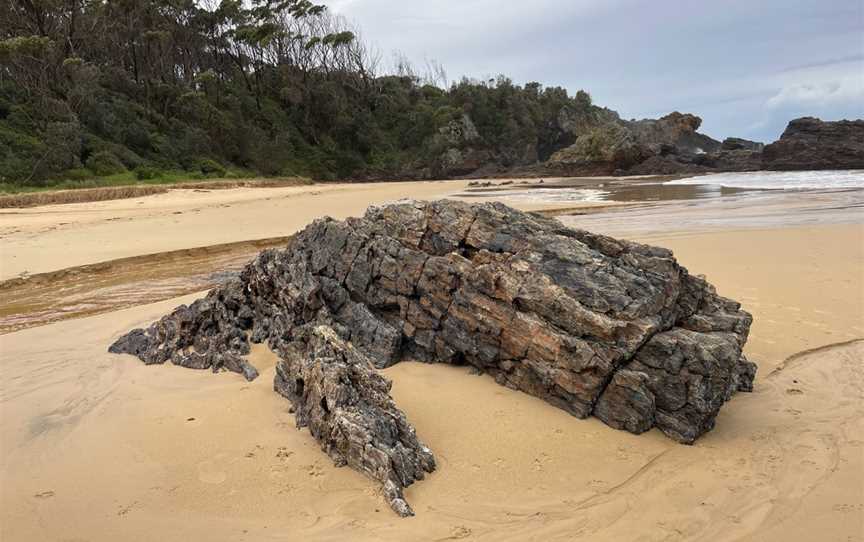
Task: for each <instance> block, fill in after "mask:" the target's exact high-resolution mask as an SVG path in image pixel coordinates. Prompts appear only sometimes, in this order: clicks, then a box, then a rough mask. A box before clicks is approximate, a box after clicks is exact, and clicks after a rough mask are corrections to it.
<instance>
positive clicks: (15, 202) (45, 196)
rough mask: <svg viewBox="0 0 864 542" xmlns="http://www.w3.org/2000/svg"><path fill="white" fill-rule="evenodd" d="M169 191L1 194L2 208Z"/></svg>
mask: <svg viewBox="0 0 864 542" xmlns="http://www.w3.org/2000/svg"><path fill="white" fill-rule="evenodd" d="M167 191H168V186H106V187H103V188H82V189H79V190H57V191H52V192H28V193H25V194H13V195H9V196H0V209H8V208H20V207H37V206H39V205H56V204H61V203H83V202H86V201H106V200H112V199H124V198H138V197H141V196H151V195H153V194H163V193H165V192H167Z"/></svg>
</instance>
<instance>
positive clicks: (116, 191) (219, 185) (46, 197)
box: [0, 174, 312, 209]
mask: <svg viewBox="0 0 864 542" xmlns="http://www.w3.org/2000/svg"><path fill="white" fill-rule="evenodd" d="M307 184H312V181H311V180H310V179H307V178H305V177H280V178H245V179H240V178H238V179H208V180H201V179H195V178H189V177H188V174H187V175H186V177H185V178H182V177H181V176H180V175H179V174H178V175H177V176H170V177H169V176H165V177H160V178H159V179H148V180H145V181H141V180H138V179H135V178H134V177H133V178H131V179H130V178H124V177H122V176H120V175H115V176H112V177H104V178H99V179H96V180H94V181H92V182H91V181H87V182H73V181H66V182H63V183H58V184H57V185H55V186H50V187H38V188H35V187H27V188H26V189H21V190H17V191H11V190H10V191H7V190H5V186H3V185H0V209H3V208H5V209H8V208H22V207H36V206H39V205H56V204H64V203H83V202H89V201H107V200H115V199H125V198H137V197H142V196H150V195H153V194H162V193H165V192H167V191H168V190H172V189H187V190H191V189H198V190H220V189H228V188H241V187H249V188H256V187H259V188H261V187H279V186H301V185H307ZM4 192H5V193H4Z"/></svg>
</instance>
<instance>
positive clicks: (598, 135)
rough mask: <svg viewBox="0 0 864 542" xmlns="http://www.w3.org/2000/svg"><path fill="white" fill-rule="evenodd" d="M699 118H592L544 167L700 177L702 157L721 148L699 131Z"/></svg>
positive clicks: (674, 115)
mask: <svg viewBox="0 0 864 542" xmlns="http://www.w3.org/2000/svg"><path fill="white" fill-rule="evenodd" d="M701 124H702V119H700V118H699V117H697V116H696V115H691V114H689V113H679V112H677V111H675V112H672V113H670V114H668V115H666V116H664V117H661V118H659V119H642V120H630V121H627V120H623V119H620V118H619V117H618V116H617V115H605V116H597V117H595V122H594V123H593V124H591V123H585V122H583V123H582V124H579V125H577V128H578V129H579V130H580V131H579V133H578V134H576V139H575V142H574V143H573V144H572V145H570V146H569V147H566V148H563V149H561V150H559V151H557V152H556V153H555V154H553V155H552V156H551V157H550V159H549V161H548V163H547V166H549V167H550V168H557V169H559V170H562V171H565V172H566V171H569V172H571V173H579V174H584V173H593V172H594V171H596V170H597V169H598V168H602V169H601V170H602V172H603V173H605V174H607V175H608V174H612V173H616V172H625V171H626V172H627V173H628V174H642V173H682V172H689V173H698V172H701V171H706V170H708V169H710V166H707V165H705V164H701V163H700V157H703V156H704V155H706V154H707V153H711V152H715V151H718V150H720V147H721V144H720V142H719V141H716V140H714V139H712V138H710V137H708V136H706V135H704V134H700V133H699V132H698V129H699V126H700V125H701Z"/></svg>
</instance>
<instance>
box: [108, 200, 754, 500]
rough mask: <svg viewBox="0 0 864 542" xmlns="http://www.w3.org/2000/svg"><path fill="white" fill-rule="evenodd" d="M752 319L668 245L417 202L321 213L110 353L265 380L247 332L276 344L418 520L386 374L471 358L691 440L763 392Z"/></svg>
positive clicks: (610, 420)
mask: <svg viewBox="0 0 864 542" xmlns="http://www.w3.org/2000/svg"><path fill="white" fill-rule="evenodd" d="M751 321H752V319H751V317H750V315H749V314H747V313H746V312H744V311H742V310H741V308H740V305H739V304H738V303H736V302H734V301H731V300H728V299H725V298H723V297H721V296H719V295H717V293H716V292H715V291H714V289H713V288H712V287H711V285H709V284H708V283H707V282H705V281H704V280H702V279H700V278H698V277H694V276H692V275H690V274H689V273H688V272H687V270H686V269H684V268H683V267H681V266H680V265H678V263H677V262H676V260H675V258H674V257H673V255H672V253H671V252H670V251H668V250H666V249H662V248H658V247H651V246H647V245H640V244H637V243H632V242H628V241H621V240H617V239H613V238H610V237H605V236H601V235H595V234H592V233H589V232H586V231H581V230H574V229H569V228H566V227H564V226H563V225H561V223H559V222H557V221H556V220H553V219H549V218H544V217H541V216H539V215H533V214H529V213H522V212H519V211H516V210H514V209H511V208H509V207H506V206H504V205H501V204H491V203H490V204H482V205H474V206H472V205H468V204H464V203H457V202H451V201H439V202H431V203H429V202H413V201H412V202H404V203H399V204H394V205H387V206H383V207H371V208H370V209H369V210H368V211H367V212H366V215H365V216H364V217H363V218H350V219H348V220H345V221H335V220H332V219H329V218H325V219H321V220H317V221H315V222H313V223H312V224H311V225H309V226H308V227H307V228H306V229H305V230H303V231H302V232H300V233H298V234H297V235H296V236H295V237H294V238H293V240H292V242H291V244H290V246H288V247H287V248H286V249H284V250H269V251H265V252H263V253H261V254H260V255H259V256H258V257H257V258H256V259H255V260H254V261H253V262H251V263H250V264H249V265H248V266H247V267H246V268H245V269H244V270H243V272H242V273H241V275H240V277H239V278H238V279H236V280H233V281H230V282H228V283H226V284H225V285H223V286H221V287H220V288H217V289H215V290H213V291H211V292H210V293H209V294H208V295H207V297H206V298H204V299H202V300H199V301H196V302H195V303H193V304H192V305H191V306H189V307H185V306H183V307H180V308H178V309H176V310H175V311H174V313H172V314H171V315H168V316H166V317H164V318H162V319H161V320H159V321H158V322H156V323H155V324H153V325H152V326H151V327H150V328H148V329H147V330H133V331H132V332H130V333H129V334H127V335H126V336H124V337H121V338H120V339H119V340H118V341H117V342H116V343H115V344H114V345H112V346H111V351H112V352H126V353H130V354H133V355H136V356H138V357H139V358H141V359H142V360H143V361H144V362H145V363H164V362H165V361H169V360H170V361H171V362H172V363H175V364H177V365H183V366H186V367H193V368H212V369H214V370H222V369H225V370H229V371H234V372H238V373H242V374H244V375H245V376H246V377H247V378H252V377H254V376H255V372H253V370H252V369H253V368H251V366H249V365H248V363H247V362H245V360H243V356H244V355H245V354H246V353H248V349H249V345H248V341H249V340H251V341H254V342H264V341H266V342H267V343H268V345H269V346H270V348H271V349H272V350H273V351H274V352H276V353H277V354H278V355H279V357H280V360H281V361H280V362H279V363H278V365H277V372H276V381H275V389H276V391H278V392H279V393H280V394H282V395H283V396H285V397H287V398H288V399H289V400H291V402H292V404H293V408H294V410H295V412H296V417H297V424H298V426H300V427H309V429H310V432H311V433H312V435H313V436H314V437H315V438H316V440H317V441H318V442H319V443H320V444H321V447H322V449H324V450H325V451H326V452H327V453H328V454H329V455H330V457H331V458H333V459H334V461H335V462H336V463H337V464H338V465H349V466H351V467H352V468H355V469H357V470H358V471H360V472H363V473H365V474H367V475H368V476H369V477H371V478H373V479H375V480H377V481H379V482H380V483H381V484H382V486H383V488H384V493H385V495H386V496H387V499H388V502H390V504H391V506H392V507H393V508H394V510H396V511H397V512H398V513H400V514H403V515H405V514H410V513H411V512H410V507H408V505H407V503H405V501H404V499H403V497H402V488H404V487H406V486H407V485H409V484H411V483H413V482H414V481H416V480H420V479H422V478H423V475H424V473H426V472H430V471H431V470H432V469H433V468H434V459H433V457H432V455H431V452H429V450H428V449H427V448H426V447H425V446H424V445H423V444H422V443H421V442H420V441H419V440H417V437H416V435H415V433H414V429H413V427H411V425H410V424H409V423H408V422H407V420H406V418H405V416H404V414H403V413H402V412H401V411H399V410H398V409H397V408H396V407H395V405H394V404H393V401H392V399H390V397H389V389H390V387H389V383H388V382H387V381H386V380H385V379H384V378H383V377H381V376H380V375H378V374H377V372H376V371H375V368H383V367H388V366H390V365H392V364H394V363H397V362H399V361H401V360H403V359H415V360H420V361H426V362H430V363H450V364H459V365H463V364H466V365H469V366H471V367H473V368H474V369H475V370H476V371H479V372H484V373H488V374H489V375H491V376H492V377H493V378H495V380H496V381H497V382H498V383H500V384H502V385H505V386H508V387H510V388H513V389H517V390H521V391H523V392H525V393H529V394H531V395H534V396H537V397H539V398H541V399H543V400H545V401H547V402H549V403H550V404H552V405H554V406H557V407H559V408H562V409H564V410H566V411H567V412H570V413H571V414H573V415H574V416H577V417H580V418H584V417H587V416H589V415H592V414H594V415H596V416H598V417H599V418H600V419H602V420H603V421H605V422H606V423H607V424H609V425H610V426H612V427H616V428H619V429H625V430H628V431H632V432H634V433H640V432H643V431H646V430H648V429H650V428H651V427H658V428H659V429H660V430H662V431H663V432H664V433H665V434H667V435H669V436H670V437H672V438H674V439H676V440H678V441H680V442H685V443H691V442H693V441H694V440H695V439H696V438H698V437H699V436H700V435H702V434H703V433H704V432H705V431H708V430H710V429H711V428H712V427H713V426H714V420H715V418H716V416H717V413H718V412H719V410H720V408H721V406H722V405H723V403H724V402H725V401H727V400H728V399H729V398H730V397H731V396H732V395H733V394H734V393H735V392H736V391H739V390H748V389H751V388H752V380H753V375H754V374H755V365H753V364H752V363H750V362H748V361H747V360H746V359H744V357H743V356H742V353H741V350H742V348H743V346H744V343H745V342H746V340H747V334H748V331H749V328H750V323H751ZM247 337H248V338H247Z"/></svg>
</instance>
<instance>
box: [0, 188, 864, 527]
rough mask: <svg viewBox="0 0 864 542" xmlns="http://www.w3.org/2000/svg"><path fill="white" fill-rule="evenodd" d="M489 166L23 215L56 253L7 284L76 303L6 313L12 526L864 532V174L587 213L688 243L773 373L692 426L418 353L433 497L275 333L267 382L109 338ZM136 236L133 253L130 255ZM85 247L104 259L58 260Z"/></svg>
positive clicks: (406, 397) (602, 226)
mask: <svg viewBox="0 0 864 542" xmlns="http://www.w3.org/2000/svg"><path fill="white" fill-rule="evenodd" d="M594 182H598V181H594ZM466 184H467V183H466V182H463V181H448V182H428V183H381V184H367V185H314V186H303V187H287V188H260V189H245V188H244V189H236V190H234V189H232V190H220V191H213V192H206V191H204V192H201V191H188V190H178V191H171V192H169V193H168V194H160V195H155V196H149V197H145V198H140V199H129V200H118V201H109V202H98V203H84V204H71V205H58V206H46V207H36V208H31V209H23V210H15V211H9V212H3V213H0V256H2V264H0V279H3V280H7V279H15V278H16V277H21V276H22V274H23V276H24V277H28V276H32V275H37V274H46V273H47V274H49V275H48V276H46V277H45V279H44V281H45V282H44V283H43V285H42V286H40V287H41V288H44V289H43V290H39V291H38V292H36V289H28V288H30V287H29V286H27V285H26V280H25V281H23V282H22V281H18V282H15V283H14V285H11V286H10V284H11V282H7V283H5V284H7V286H6V287H5V288H4V287H3V285H0V296H2V301H0V320H2V319H3V318H12V316H15V317H16V318H21V317H22V316H21V315H24V316H27V315H33V314H36V313H39V312H40V311H41V313H46V312H51V311H52V307H56V306H59V305H62V306H63V307H65V309H64V310H66V311H67V312H68V314H66V316H64V317H63V318H53V319H52V318H48V317H47V316H44V314H43V316H41V317H40V318H42V320H38V318H37V319H36V320H34V321H31V322H29V323H26V322H25V324H26V325H24V326H23V327H28V328H29V329H20V330H18V331H13V329H16V328H12V327H10V328H8V329H5V331H6V333H5V334H2V335H0V364H2V375H3V376H2V378H0V386H2V387H0V457H2V465H0V468H2V471H0V539H2V540H3V541H7V540H8V541H30V540H34V541H35V540H50V541H54V540H57V541H61V540H62V541H84V540H88V541H103V540H105V541H109V540H111V541H113V540H142V541H144V540H154V539H158V540H163V541H173V540H220V541H221V540H225V541H244V540H246V541H253V540H255V541H257V540H274V541H275V540H394V541H395V540H429V541H440V540H460V539H465V540H490V541H491V540H495V541H497V540H538V541H539V540H543V541H546V540H640V541H672V540H711V541H714V540H753V541H773V540H776V541H810V540H826V541H843V542H851V541H859V540H864V437H862V436H861V435H864V401H862V399H864V365H862V359H864V217H862V216H861V212H860V207H856V205H859V204H860V200H861V195H860V192H858V193H851V195H850V193H836V194H825V193H818V194H808V193H796V194H784V195H771V194H766V195H764V196H766V197H764V198H763V197H761V196H760V197H754V198H750V199H740V200H734V201H733V200H722V201H719V200H718V201H717V202H714V203H708V204H698V201H697V200H680V201H679V200H670V201H668V202H666V201H663V202H658V201H652V202H650V205H649V204H647V203H645V202H642V203H639V202H637V203H636V204H632V202H631V203H627V202H611V204H614V206H613V207H611V208H609V205H610V202H606V203H603V202H591V203H589V204H586V205H582V206H580V207H579V209H576V210H575V211H574V210H573V209H569V210H568V211H567V213H566V215H565V216H563V217H562V221H563V222H564V223H566V224H567V225H570V226H573V227H584V228H586V229H590V230H592V231H596V232H598V233H607V234H610V235H615V236H618V237H625V238H630V239H633V240H636V241H641V242H648V243H651V244H655V245H660V246H664V247H668V248H670V249H672V250H673V251H674V252H675V254H676V256H677V257H678V259H679V261H680V262H681V263H683V264H684V265H685V266H687V267H688V269H689V270H690V272H691V273H693V274H704V275H706V276H707V278H708V279H709V280H710V281H711V282H712V283H713V284H715V285H716V286H717V288H718V291H719V292H720V293H721V294H723V295H725V296H728V297H731V298H734V299H737V300H740V301H741V302H742V303H743V305H744V308H745V309H746V310H748V311H750V312H751V313H752V314H753V315H754V324H753V327H752V331H751V337H750V340H749V342H748V344H747V348H746V353H747V355H748V357H749V358H750V359H752V360H754V361H755V362H757V363H758V364H759V366H760V370H759V374H758V376H757V380H756V386H755V391H754V393H752V394H739V395H738V396H736V397H735V398H734V399H733V400H732V401H731V402H730V403H728V404H727V405H726V406H725V407H724V409H723V411H722V412H721V414H720V416H719V417H718V420H717V427H716V428H715V429H714V430H713V431H712V432H710V433H708V434H707V435H705V437H704V438H702V439H700V440H699V441H698V442H697V443H696V444H695V445H694V446H683V445H679V444H676V443H674V442H672V441H670V440H669V439H667V438H665V437H664V436H663V435H662V434H661V433H659V431H657V430H652V431H650V432H648V433H646V434H643V435H641V436H634V435H631V434H629V433H625V432H621V431H615V430H613V429H611V428H609V427H607V426H605V425H603V424H602V423H601V422H599V421H598V420H596V419H589V420H579V419H576V418H573V417H571V416H570V415H568V414H566V413H565V412H563V411H561V410H558V409H555V408H553V407H551V406H550V405H548V404H546V403H544V402H543V401H541V400H539V399H536V398H533V397H530V396H528V395H525V394H522V393H519V392H516V391H513V390H510V389H507V388H504V387H501V386H498V385H497V384H495V382H494V381H493V380H492V379H491V378H489V377H487V376H476V375H473V374H470V373H469V371H468V370H467V369H465V368H464V367H450V366H442V365H426V364H419V363H402V364H399V365H397V366H395V367H393V368H391V369H388V370H386V371H385V374H386V376H387V377H388V378H391V379H392V380H393V382H394V387H393V396H394V399H395V400H396V402H397V404H398V405H399V406H400V408H402V409H403V410H404V411H405V413H406V414H407V416H408V418H409V420H410V421H411V422H412V423H413V424H414V425H415V426H416V428H417V432H418V435H420V436H421V438H422V439H423V440H424V441H425V442H426V443H427V444H428V445H429V446H430V447H431V448H432V449H433V450H435V453H436V457H437V458H438V460H439V466H438V469H437V471H436V472H435V473H433V474H432V475H431V476H429V477H428V478H427V479H426V480H424V481H422V482H420V483H417V484H415V485H413V486H411V487H410V488H408V490H407V498H408V500H409V501H410V502H411V503H412V505H413V507H414V510H415V511H416V512H417V515H416V517H413V518H410V519H400V518H398V517H396V516H395V515H394V514H393V513H392V512H391V511H390V510H389V508H388V507H387V505H386V504H385V503H384V501H383V500H382V498H381V496H380V495H379V494H377V489H376V488H377V484H375V483H373V482H371V481H370V480H368V479H366V478H364V477H363V476H362V475H360V474H358V473H357V472H355V471H353V470H350V469H347V468H335V467H334V466H333V464H332V462H331V461H330V460H329V459H328V458H327V456H326V455H325V454H323V453H321V451H320V450H319V448H318V444H317V443H316V442H315V441H314V440H313V439H312V438H311V437H310V435H309V433H308V431H306V430H303V431H298V430H296V429H295V427H294V418H293V416H292V414H290V413H289V412H288V406H289V405H288V403H287V402H286V401H285V400H284V399H282V398H280V397H279V396H278V395H276V394H274V393H273V391H272V378H273V372H274V363H275V356H274V355H273V354H272V353H270V352H269V351H268V350H267V348H266V347H256V348H255V349H254V350H253V352H252V354H251V356H250V358H251V360H250V361H252V362H253V364H254V365H256V366H257V367H258V368H259V370H260V372H261V377H260V378H259V379H257V380H255V381H254V382H252V383H247V382H245V381H244V380H243V379H242V378H240V377H239V376H238V375H236V374H232V373H223V374H218V375H213V374H210V373H209V372H199V371H192V370H188V369H184V368H179V367H175V366H170V365H165V366H152V367H147V366H145V365H143V364H142V363H140V362H139V361H138V360H136V359H134V358H132V357H131V356H116V355H111V354H108V353H107V352H106V349H107V346H108V345H109V344H110V343H111V342H112V341H113V340H114V339H116V338H117V337H118V336H119V335H121V334H122V333H124V332H126V331H128V330H129V329H130V328H132V327H138V326H142V325H145V324H148V323H150V322H151V321H153V320H154V319H156V318H158V317H160V316H162V315H163V314H165V313H166V312H167V311H169V310H170V309H171V308H173V307H175V306H177V305H178V304H180V303H188V302H190V301H192V300H194V299H196V298H198V297H200V296H201V295H202V294H201V293H200V292H199V293H193V294H189V295H183V297H176V296H178V295H181V294H188V293H189V292H193V291H197V290H201V289H204V288H207V287H210V285H211V284H213V283H214V281H217V280H218V277H215V276H214V275H213V273H215V272H216V271H217V270H218V269H219V268H220V267H232V266H233V267H234V268H236V267H239V265H241V264H242V262H243V261H244V260H245V259H247V258H250V257H251V256H252V254H254V252H255V251H256V250H258V249H260V246H253V245H249V244H246V243H245V242H248V241H252V240H256V239H266V238H277V237H282V236H287V235H291V234H292V233H294V232H296V231H297V230H298V229H300V228H302V227H303V226H304V225H305V224H307V223H308V222H310V221H311V220H313V219H314V218H317V217H320V216H323V215H329V216H333V217H335V218H343V217H346V216H351V215H357V214H360V213H362V212H363V210H364V209H365V208H366V206H368V205H370V204H376V203H383V202H387V201H393V200H397V199H400V198H403V197H409V196H410V197H413V198H428V199H431V198H440V197H454V196H456V195H457V194H460V193H462V194H463V196H464V190H465V188H466ZM769 196H770V197H769ZM496 197H497V196H496ZM850 198H851V199H850ZM464 199H471V198H464ZM473 199H483V198H473ZM501 199H502V200H503V201H507V202H508V203H511V204H513V205H514V206H517V207H522V208H525V209H531V210H538V209H545V210H547V211H548V212H553V214H554V213H555V211H549V210H550V209H553V210H554V209H564V208H567V207H568V205H567V204H564V203H561V202H549V201H545V202H544V201H538V200H536V199H531V198H527V199H522V200H519V199H511V200H508V199H507V198H506V196H505V197H504V198H501ZM712 201H713V200H712ZM718 205H719V207H718ZM569 207H572V206H569ZM718 209H719V211H718ZM766 209H769V210H770V212H767V211H766ZM561 212H563V211H557V213H561ZM718 213H719V216H723V217H725V218H726V220H723V221H718V220H716V217H717V216H718ZM768 215H770V216H772V217H773V218H772V219H771V220H769V221H753V220H750V219H749V218H748V217H752V216H768ZM663 217H665V218H664V219H661V218H663ZM712 217H714V218H712ZM736 217H737V220H736V219H735V218H736ZM802 217H804V218H802ZM238 242H239V243H240V244H239V245H236V248H228V249H225V250H221V251H220V250H213V251H211V252H210V253H208V252H207V251H206V250H203V249H202V250H197V251H196V250H193V249H196V248H197V247H207V246H210V245H217V244H226V243H238ZM274 243H277V242H276V241H274ZM277 244H278V243H277ZM169 251H179V252H177V253H175V254H174V255H173V256H172V257H160V256H158V255H159V254H161V253H166V252H169ZM149 255H156V256H149ZM143 256H147V258H146V259H143V260H141V259H138V260H135V259H134V258H139V257H143ZM120 258H133V260H129V261H127V262H126V263H125V264H122V265H121V264H117V263H110V262H112V261H114V260H117V259H120ZM106 262H107V263H106ZM81 266H96V267H94V268H87V269H78V270H77V271H74V272H67V274H65V275H64V274H62V273H58V272H60V271H61V270H64V269H68V268H81ZM99 266H101V267H99ZM121 269H122V270H123V272H122V273H115V272H116V271H118V270H121ZM106 276H111V277H115V278H114V279H112V280H113V281H114V282H111V281H108V282H110V284H109V283H107V282H106V280H107V279H106V278H105V277H106ZM116 277H123V278H122V279H120V278H116ZM166 277H168V278H166ZM190 277H191V278H190ZM169 278H170V281H173V282H170V281H169ZM159 280H162V281H163V282H159ZM169 282H170V284H169ZM130 285H133V286H130ZM76 288H77V289H76ZM70 289H71V290H74V292H72V293H71V294H70V293H69V290H70ZM106 289H107V290H110V292H111V293H110V295H108V294H105V291H106ZM34 292H36V293H34ZM117 292H122V295H120V294H118V293H117ZM64 296H65V297H64ZM100 296H102V297H100ZM112 296H114V297H112ZM94 299H97V300H98V299H101V300H102V301H98V302H97V301H93V300H94ZM118 299H120V301H117V300H118ZM52 300H53V301H52ZM59 300H62V303H60V301H59ZM105 300H108V301H105ZM154 300H160V301H158V302H156V303H154V302H153V301H154ZM100 303H101V304H100ZM112 303H114V305H113V306H116V307H123V308H121V309H120V310H112ZM95 305H98V307H96V308H93V307H94V306H95ZM16 311H17V312H16ZM10 315H11V316H10ZM28 317H29V316H28ZM55 320H62V321H55ZM19 323H20V321H19ZM9 325H11V324H9ZM10 331H11V332H10ZM2 332H3V331H0V333H2Z"/></svg>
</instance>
